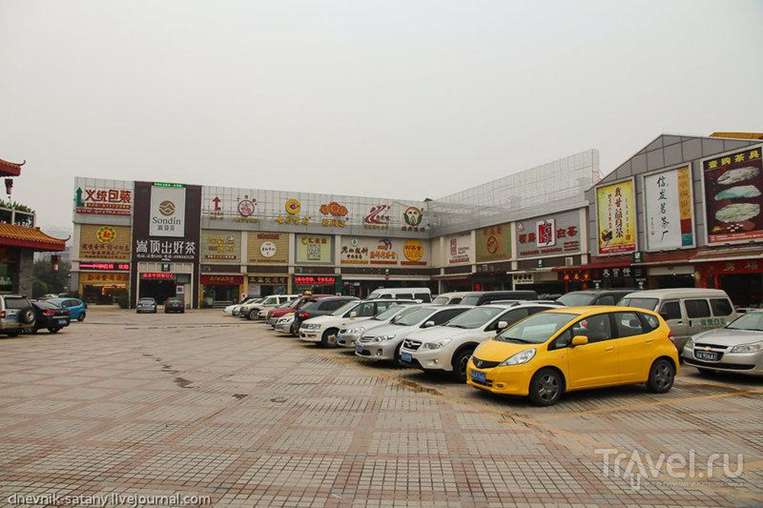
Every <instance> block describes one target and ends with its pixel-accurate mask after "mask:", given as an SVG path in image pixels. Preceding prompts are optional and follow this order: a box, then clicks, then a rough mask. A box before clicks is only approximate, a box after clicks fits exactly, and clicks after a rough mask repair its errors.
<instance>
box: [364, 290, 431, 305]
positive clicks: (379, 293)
mask: <svg viewBox="0 0 763 508" xmlns="http://www.w3.org/2000/svg"><path fill="white" fill-rule="evenodd" d="M381 299H392V300H419V301H421V302H422V303H429V302H431V301H432V292H431V291H430V290H429V288H390V289H384V288H379V289H374V291H373V292H372V293H371V294H370V295H368V297H367V298H366V300H381Z"/></svg>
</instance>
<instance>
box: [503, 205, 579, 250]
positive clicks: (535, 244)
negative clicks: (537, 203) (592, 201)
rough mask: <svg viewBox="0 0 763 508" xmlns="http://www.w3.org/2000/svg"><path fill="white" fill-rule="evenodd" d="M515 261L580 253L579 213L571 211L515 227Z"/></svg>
mask: <svg viewBox="0 0 763 508" xmlns="http://www.w3.org/2000/svg"><path fill="white" fill-rule="evenodd" d="M516 230H517V232H516V236H515V239H516V243H517V257H518V258H528V257H537V256H553V255H560V256H561V255H567V254H576V253H579V252H580V249H581V243H580V212H579V211H578V210H571V211H569V212H561V213H557V214H554V215H549V216H548V217H542V218H539V219H530V220H527V221H520V222H517V223H516Z"/></svg>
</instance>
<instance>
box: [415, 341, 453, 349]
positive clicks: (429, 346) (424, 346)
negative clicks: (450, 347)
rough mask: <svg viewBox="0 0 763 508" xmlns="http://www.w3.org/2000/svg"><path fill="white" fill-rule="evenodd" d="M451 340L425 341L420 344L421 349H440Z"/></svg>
mask: <svg viewBox="0 0 763 508" xmlns="http://www.w3.org/2000/svg"><path fill="white" fill-rule="evenodd" d="M452 340H453V339H440V340H435V341H432V342H425V343H423V344H422V345H421V349H429V350H434V349H440V348H441V347H443V346H445V345H446V344H448V343H449V342H451V341H452Z"/></svg>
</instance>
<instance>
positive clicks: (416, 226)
mask: <svg viewBox="0 0 763 508" xmlns="http://www.w3.org/2000/svg"><path fill="white" fill-rule="evenodd" d="M423 220H424V211H423V210H422V209H421V208H418V207H416V206H409V207H408V208H407V209H406V210H405V212H404V213H403V222H404V223H405V224H403V231H411V232H416V233H419V232H424V231H426V228H425V227H424V226H423V225H422V224H421V223H422V221H423Z"/></svg>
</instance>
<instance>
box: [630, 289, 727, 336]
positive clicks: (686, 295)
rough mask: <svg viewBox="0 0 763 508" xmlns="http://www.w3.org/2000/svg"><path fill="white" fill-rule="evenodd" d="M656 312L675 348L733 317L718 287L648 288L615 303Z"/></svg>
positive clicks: (725, 295)
mask: <svg viewBox="0 0 763 508" xmlns="http://www.w3.org/2000/svg"><path fill="white" fill-rule="evenodd" d="M618 305H620V306H624V307H639V308H642V309H648V310H654V311H657V312H659V314H660V316H662V318H663V319H664V320H665V322H666V323H667V324H668V327H670V331H671V332H672V334H673V337H672V338H673V343H674V344H675V345H676V347H677V348H678V350H679V351H683V348H684V344H686V341H687V340H689V338H690V337H691V336H692V335H694V334H696V333H700V332H705V331H707V330H714V329H715V328H721V327H723V326H726V324H728V323H730V322H731V321H733V320H735V319H736V318H737V313H736V311H735V310H734V306H733V305H732V304H731V299H730V298H729V295H727V294H726V292H725V291H723V290H722V289H701V288H681V289H651V290H646V291H636V292H634V293H629V294H628V295H626V296H624V297H623V299H622V300H620V302H619V303H618Z"/></svg>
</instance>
